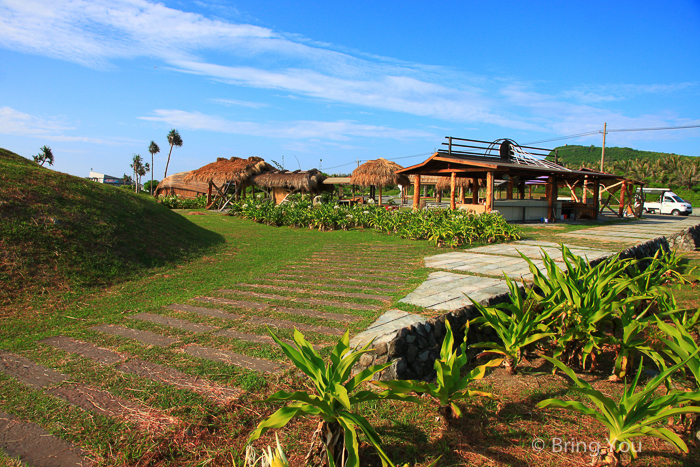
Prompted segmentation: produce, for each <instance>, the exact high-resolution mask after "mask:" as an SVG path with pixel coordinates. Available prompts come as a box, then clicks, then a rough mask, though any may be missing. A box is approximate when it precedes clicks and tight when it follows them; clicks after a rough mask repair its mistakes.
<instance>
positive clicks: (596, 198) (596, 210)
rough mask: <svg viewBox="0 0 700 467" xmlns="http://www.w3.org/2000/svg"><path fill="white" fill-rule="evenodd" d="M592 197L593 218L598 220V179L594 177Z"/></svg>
mask: <svg viewBox="0 0 700 467" xmlns="http://www.w3.org/2000/svg"><path fill="white" fill-rule="evenodd" d="M594 182H595V183H594V185H593V199H594V200H595V220H598V210H599V209H600V180H598V179H597V178H596V179H594Z"/></svg>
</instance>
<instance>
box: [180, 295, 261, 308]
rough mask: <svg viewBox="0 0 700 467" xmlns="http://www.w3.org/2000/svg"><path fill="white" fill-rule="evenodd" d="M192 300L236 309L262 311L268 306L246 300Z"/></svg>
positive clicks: (217, 298) (215, 298)
mask: <svg viewBox="0 0 700 467" xmlns="http://www.w3.org/2000/svg"><path fill="white" fill-rule="evenodd" d="M193 300H196V301H198V302H204V303H219V304H221V305H229V306H233V307H237V308H251V309H253V310H264V309H265V308H267V307H268V306H269V305H268V304H266V303H260V302H249V301H246V300H230V299H228V298H221V297H196V298H194V299H193Z"/></svg>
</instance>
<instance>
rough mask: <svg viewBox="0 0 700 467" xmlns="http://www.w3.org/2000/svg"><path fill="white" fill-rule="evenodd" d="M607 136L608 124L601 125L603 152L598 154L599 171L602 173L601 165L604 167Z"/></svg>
mask: <svg viewBox="0 0 700 467" xmlns="http://www.w3.org/2000/svg"><path fill="white" fill-rule="evenodd" d="M607 134H608V123H607V122H605V123H604V124H603V152H602V153H601V154H600V171H601V172H602V171H603V165H605V135H607Z"/></svg>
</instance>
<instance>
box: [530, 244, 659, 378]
mask: <svg viewBox="0 0 700 467" xmlns="http://www.w3.org/2000/svg"><path fill="white" fill-rule="evenodd" d="M520 256H522V257H523V258H524V259H525V260H526V261H527V262H528V264H529V266H530V271H531V272H532V275H533V282H534V284H535V286H536V287H537V288H539V290H541V295H540V294H536V295H535V296H536V297H537V298H538V299H539V300H541V302H542V304H543V305H544V306H545V307H547V308H553V309H552V310H551V311H552V316H554V319H555V323H556V325H557V326H558V327H559V332H558V334H559V335H560V337H559V339H558V342H557V344H558V345H557V349H556V350H555V353H554V356H555V357H559V356H562V355H564V356H565V358H566V359H567V362H568V363H569V364H574V363H577V364H580V366H581V367H582V368H585V366H586V360H587V358H588V357H589V356H591V355H592V354H593V359H595V354H594V353H593V351H594V349H599V348H600V346H601V345H602V344H603V343H605V342H606V341H607V340H608V337H609V336H608V333H607V329H606V328H607V327H610V326H611V325H612V320H613V317H614V316H615V313H616V311H617V310H618V309H619V308H620V307H622V306H624V305H625V304H627V303H632V302H636V301H639V300H641V299H644V298H647V297H646V296H642V297H639V296H625V295H626V294H625V292H626V289H627V288H628V287H629V285H630V283H631V282H632V280H633V279H630V278H627V277H626V276H625V275H624V269H625V267H626V266H628V265H629V262H630V261H629V260H619V257H618V256H619V255H618V256H615V257H613V258H612V259H609V260H607V261H602V262H600V263H598V264H597V265H595V266H591V264H590V263H589V262H588V261H587V260H586V259H585V258H582V257H579V256H576V255H574V254H572V253H571V251H570V250H569V249H568V248H567V247H566V246H565V245H562V258H563V261H564V264H565V266H566V270H565V271H563V270H561V269H559V266H557V264H556V262H555V261H554V260H553V259H552V258H551V257H550V256H549V255H548V254H547V253H546V252H544V251H542V260H543V263H544V266H545V269H546V272H547V273H546V275H545V274H544V273H542V272H541V271H540V270H539V268H537V266H535V265H534V264H533V263H532V261H530V259H529V258H527V256H525V255H523V254H522V253H521V254H520ZM621 296H622V297H623V298H619V297H621Z"/></svg>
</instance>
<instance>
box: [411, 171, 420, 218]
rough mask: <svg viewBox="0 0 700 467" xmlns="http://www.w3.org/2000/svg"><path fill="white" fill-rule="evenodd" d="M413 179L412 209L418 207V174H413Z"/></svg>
mask: <svg viewBox="0 0 700 467" xmlns="http://www.w3.org/2000/svg"><path fill="white" fill-rule="evenodd" d="M414 177H415V178H414V179H413V209H415V210H418V209H420V175H414Z"/></svg>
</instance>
